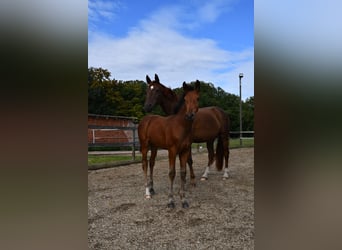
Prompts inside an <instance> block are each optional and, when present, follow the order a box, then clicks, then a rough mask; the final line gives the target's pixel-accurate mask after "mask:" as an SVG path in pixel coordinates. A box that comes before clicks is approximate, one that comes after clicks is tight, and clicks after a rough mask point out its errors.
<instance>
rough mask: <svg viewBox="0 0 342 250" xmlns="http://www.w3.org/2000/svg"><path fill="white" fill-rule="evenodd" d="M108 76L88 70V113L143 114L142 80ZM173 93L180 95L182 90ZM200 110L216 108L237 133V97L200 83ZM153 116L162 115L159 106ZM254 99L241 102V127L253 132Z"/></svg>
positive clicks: (133, 115)
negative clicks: (223, 111)
mask: <svg viewBox="0 0 342 250" xmlns="http://www.w3.org/2000/svg"><path fill="white" fill-rule="evenodd" d="M110 77H111V73H110V72H109V71H108V70H106V69H102V68H89V69H88V113H91V114H101V115H117V116H130V117H137V118H138V119H139V120H140V119H141V118H142V117H143V116H145V115H146V113H145V111H144V110H143V106H144V102H145V95H146V87H147V84H146V83H145V82H144V81H141V80H131V81H118V80H115V79H110ZM174 91H175V92H176V93H178V94H180V93H182V88H181V87H179V88H176V89H174ZM199 105H200V107H207V106H218V107H221V108H222V109H223V110H225V111H226V112H227V113H228V114H229V116H230V121H231V130H232V131H238V130H239V126H240V125H239V122H240V120H239V112H240V99H239V96H237V95H233V94H230V93H227V92H225V91H224V90H223V89H222V88H220V87H217V88H215V86H214V84H213V83H206V82H201V94H200V100H199ZM153 113H155V114H160V115H164V113H163V111H162V110H161V108H160V107H157V108H154V110H153ZM253 127H254V97H250V98H248V99H247V100H246V101H245V102H242V128H243V130H253Z"/></svg>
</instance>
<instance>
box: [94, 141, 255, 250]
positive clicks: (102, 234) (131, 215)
mask: <svg viewBox="0 0 342 250" xmlns="http://www.w3.org/2000/svg"><path fill="white" fill-rule="evenodd" d="M230 152H231V153H230V159H229V173H230V179H228V180H225V181H223V180H222V174H223V172H217V171H216V170H215V169H212V170H211V173H210V175H209V180H208V181H205V182H203V181H200V180H199V179H200V177H201V174H202V172H203V170H204V167H205V165H206V163H207V154H206V153H203V154H196V155H194V157H193V160H194V170H195V174H196V180H197V186H196V187H195V188H194V187H191V186H190V185H189V181H188V182H187V185H186V187H187V197H188V201H189V205H190V207H189V208H188V209H183V208H182V206H181V202H180V199H179V196H178V195H175V201H176V208H174V209H169V208H167V207H166V204H167V201H168V199H167V195H168V186H169V179H168V160H167V159H165V160H160V161H158V162H156V166H155V171H154V187H155V191H156V195H155V196H153V198H152V199H151V200H146V199H145V198H144V192H145V188H144V177H143V171H142V168H141V164H133V165H129V166H123V167H116V168H111V169H103V170H96V171H90V172H89V174H88V242H89V248H90V249H253V245H254V148H243V149H233V150H231V151H230ZM176 171H177V174H176V179H175V186H174V187H175V191H177V192H178V190H179V186H180V177H179V161H178V160H177V166H176ZM187 180H189V171H187Z"/></svg>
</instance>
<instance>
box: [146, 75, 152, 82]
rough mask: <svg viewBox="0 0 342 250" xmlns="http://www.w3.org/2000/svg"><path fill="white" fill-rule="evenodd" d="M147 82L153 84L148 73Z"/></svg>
mask: <svg viewBox="0 0 342 250" xmlns="http://www.w3.org/2000/svg"><path fill="white" fill-rule="evenodd" d="M146 82H147V83H148V84H151V79H150V77H149V76H148V75H146Z"/></svg>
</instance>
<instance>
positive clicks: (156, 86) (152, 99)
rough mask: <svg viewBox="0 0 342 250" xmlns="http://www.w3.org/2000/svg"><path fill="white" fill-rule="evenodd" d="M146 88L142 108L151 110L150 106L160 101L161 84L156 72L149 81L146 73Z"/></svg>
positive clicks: (147, 110)
mask: <svg viewBox="0 0 342 250" xmlns="http://www.w3.org/2000/svg"><path fill="white" fill-rule="evenodd" d="M146 82H147V89H146V100H145V105H144V110H145V111H146V112H151V111H152V108H153V107H154V106H155V105H156V104H160V103H161V99H162V98H163V96H162V85H161V84H160V82H159V77H158V75H157V74H155V75H154V81H151V79H150V77H149V76H148V75H146Z"/></svg>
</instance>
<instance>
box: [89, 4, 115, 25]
mask: <svg viewBox="0 0 342 250" xmlns="http://www.w3.org/2000/svg"><path fill="white" fill-rule="evenodd" d="M120 6H121V3H120V2H119V1H104V0H100V1H98V0H96V1H95V0H89V1H88V17H89V21H90V22H93V24H94V23H96V22H97V21H98V20H99V19H102V20H103V19H108V20H111V19H113V18H114V17H115V15H116V11H117V10H118V9H119V7H120Z"/></svg>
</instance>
